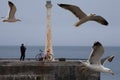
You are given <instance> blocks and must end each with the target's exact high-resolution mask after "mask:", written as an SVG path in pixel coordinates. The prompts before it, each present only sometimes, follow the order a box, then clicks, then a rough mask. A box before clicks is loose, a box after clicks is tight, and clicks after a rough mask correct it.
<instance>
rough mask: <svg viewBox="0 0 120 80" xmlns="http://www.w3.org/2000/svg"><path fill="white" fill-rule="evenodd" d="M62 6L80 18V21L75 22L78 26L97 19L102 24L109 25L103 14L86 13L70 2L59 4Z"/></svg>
mask: <svg viewBox="0 0 120 80" xmlns="http://www.w3.org/2000/svg"><path fill="white" fill-rule="evenodd" d="M58 5H59V6H60V7H62V8H64V9H66V10H69V11H71V12H72V13H73V14H74V15H75V16H76V17H78V18H79V21H78V22H77V23H76V24H75V26H76V27H78V26H80V25H81V24H83V23H85V22H87V21H96V22H98V23H100V24H102V25H108V22H107V20H105V19H104V18H103V17H102V16H99V15H96V14H90V15H87V14H85V13H84V12H83V11H82V10H81V9H80V8H79V7H78V6H75V5H70V4H58Z"/></svg>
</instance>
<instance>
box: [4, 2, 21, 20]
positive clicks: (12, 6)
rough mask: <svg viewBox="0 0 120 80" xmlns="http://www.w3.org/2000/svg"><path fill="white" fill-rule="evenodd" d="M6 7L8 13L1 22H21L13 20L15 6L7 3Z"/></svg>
mask: <svg viewBox="0 0 120 80" xmlns="http://www.w3.org/2000/svg"><path fill="white" fill-rule="evenodd" d="M8 5H9V7H10V11H9V14H8V17H7V18H5V19H3V20H2V21H3V22H16V21H21V20H19V19H16V18H15V13H16V6H15V5H14V4H13V3H12V2H11V1H8Z"/></svg>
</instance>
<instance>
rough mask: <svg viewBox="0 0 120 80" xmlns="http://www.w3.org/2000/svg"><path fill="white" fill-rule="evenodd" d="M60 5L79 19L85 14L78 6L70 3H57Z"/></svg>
mask: <svg viewBox="0 0 120 80" xmlns="http://www.w3.org/2000/svg"><path fill="white" fill-rule="evenodd" d="M58 5H59V6H60V7H62V8H64V9H67V10H69V11H71V12H72V13H73V14H74V15H75V16H76V17H78V18H79V19H81V18H84V17H85V16H87V15H86V14H85V13H84V12H83V11H82V10H81V9H80V8H79V7H77V6H75V5H70V4H58Z"/></svg>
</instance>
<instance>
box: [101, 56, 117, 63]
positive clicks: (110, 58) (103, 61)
mask: <svg viewBox="0 0 120 80" xmlns="http://www.w3.org/2000/svg"><path fill="white" fill-rule="evenodd" d="M114 57H115V56H114V55H112V56H108V57H105V58H103V59H101V64H102V65H103V64H104V63H105V61H107V60H108V61H109V62H112V60H113V58H114Z"/></svg>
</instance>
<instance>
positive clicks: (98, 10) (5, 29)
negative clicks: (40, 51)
mask: <svg viewBox="0 0 120 80" xmlns="http://www.w3.org/2000/svg"><path fill="white" fill-rule="evenodd" d="M11 1H12V2H13V3H14V4H15V5H16V7H17V12H16V18H19V19H21V20H22V21H21V22H15V23H3V22H0V45H20V44H21V43H24V44H26V45H38V46H39V45H40V46H41V45H43V46H44V45H45V38H46V7H45V4H46V0H11ZM59 3H67V4H74V5H77V6H79V7H80V8H81V9H82V10H83V11H84V12H85V13H86V14H90V13H95V14H98V15H101V16H103V17H104V18H105V19H106V20H108V22H109V25H108V26H103V25H101V24H98V23H96V22H90V21H89V22H87V23H85V24H83V25H81V26H80V27H78V28H76V27H74V24H75V23H76V22H77V21H78V18H76V17H75V16H74V15H73V14H72V13H71V12H69V11H67V10H65V9H62V8H60V7H59V6H58V5H57V4H59ZM52 5H53V7H52V16H51V17H52V20H51V22H52V23H51V24H52V43H53V45H68V46H69V45H74V46H91V45H92V44H93V43H94V42H95V41H100V42H101V43H102V44H103V45H105V46H120V19H119V18H120V10H119V8H120V1H119V0H52ZM8 11H9V7H8V0H0V17H4V16H6V15H7V13H8Z"/></svg>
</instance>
